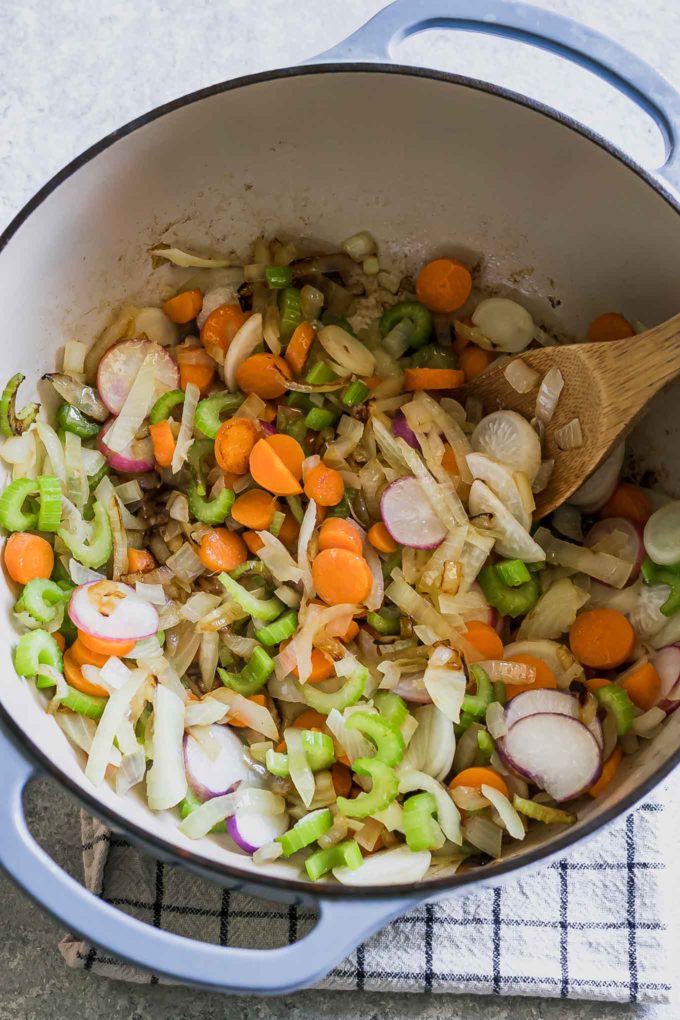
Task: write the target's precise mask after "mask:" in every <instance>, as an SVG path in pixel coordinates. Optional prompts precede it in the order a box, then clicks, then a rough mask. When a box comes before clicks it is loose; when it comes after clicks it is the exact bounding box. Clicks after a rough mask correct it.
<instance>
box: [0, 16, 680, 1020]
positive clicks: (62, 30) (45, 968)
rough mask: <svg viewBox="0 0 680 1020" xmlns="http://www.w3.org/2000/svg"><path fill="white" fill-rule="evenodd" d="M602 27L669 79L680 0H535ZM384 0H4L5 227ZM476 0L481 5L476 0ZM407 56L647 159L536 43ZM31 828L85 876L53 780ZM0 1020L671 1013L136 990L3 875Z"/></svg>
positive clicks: (41, 792)
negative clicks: (45, 196) (147, 122)
mask: <svg viewBox="0 0 680 1020" xmlns="http://www.w3.org/2000/svg"><path fill="white" fill-rule="evenodd" d="M534 2H535V3H536V4H537V6H541V7H544V8H546V9H549V10H555V11H559V12H561V13H564V14H568V15H570V16H572V17H575V18H578V19H580V20H581V21H583V22H585V23H587V24H589V25H592V26H594V27H596V28H599V29H600V30H601V31H604V32H607V33H609V34H610V35H611V36H612V37H613V38H615V39H617V40H618V41H620V42H622V43H624V44H625V45H627V46H629V48H630V49H632V50H633V51H634V52H636V53H637V54H638V55H639V56H642V57H643V58H645V59H647V60H649V61H650V62H651V63H653V64H655V65H656V66H657V67H659V68H661V69H663V70H664V71H665V73H666V74H667V75H668V76H669V77H670V78H671V80H673V81H674V82H675V83H676V84H678V85H679V86H680V46H679V45H678V43H679V42H680V7H679V6H678V4H677V0H647V2H646V3H644V4H640V3H639V0H534ZM381 6H382V2H381V0H342V2H337V0H296V3H295V4H289V5H282V4H281V3H280V0H221V2H218V0H192V2H191V3H187V2H186V0H142V2H141V3H140V2H139V0H96V2H93V0H0V228H2V227H3V226H4V225H5V223H7V222H8V221H9V220H10V219H11V217H12V216H13V215H14V214H15V213H16V212H17V211H18V210H19V209H20V208H21V206H22V205H23V203H24V202H25V201H27V199H28V198H29V197H30V196H31V195H32V194H33V193H34V191H35V190H36V189H37V188H38V187H39V186H40V185H41V184H43V183H44V182H45V181H46V180H47V179H48V178H49V177H50V176H51V175H52V174H53V173H55V172H56V171H57V170H58V169H59V168H60V167H61V166H63V165H64V163H66V162H68V160H70V159H72V158H73V157H74V156H76V155H77V154H78V153H79V152H80V151H82V150H83V149H84V148H85V147H87V146H88V145H90V144H92V143H93V142H95V141H97V140H98V139H99V138H100V137H101V136H102V135H104V134H106V133H107V132H109V131H111V130H112V129H113V128H115V127H117V126H119V125H120V124H122V123H124V122H125V121H127V120H129V119H131V118H132V117H135V116H137V115H139V114H141V113H143V112H145V111H146V110H148V109H150V108H152V107H154V106H156V105H158V104H159V103H162V102H164V101H166V100H168V99H172V98H174V97H176V96H178V95H181V94H183V93H186V92H189V91H192V90H193V89H197V88H200V87H202V86H204V85H208V84H210V83H212V82H217V81H220V80H222V79H224V78H229V77H235V76H237V75H240V74H246V73H250V72H253V71H257V70H262V69H265V68H269V67H276V66H284V65H290V64H295V63H297V62H299V61H301V60H304V59H306V58H308V57H310V56H312V55H313V54H315V53H318V52H320V51H322V50H323V49H325V48H327V47H328V46H330V45H332V44H334V43H335V42H337V41H338V40H340V39H342V38H343V37H345V36H346V35H348V34H349V33H350V32H351V31H353V30H354V29H355V28H356V27H357V26H358V25H359V24H361V23H362V22H363V21H364V20H366V19H367V18H368V17H369V16H370V15H371V14H372V13H374V11H376V10H377V9H379V8H380V7H381ZM481 6H483V0H480V7H481ZM399 57H400V59H401V60H402V61H404V62H411V63H421V64H425V65H428V66H434V67H441V68H444V69H446V70H457V71H460V72H461V73H465V74H470V75H474V76H477V77H480V78H485V79H487V80H490V81H495V82H497V83H499V84H503V85H506V86H508V87H510V88H514V89H516V90H517V91H519V92H524V93H527V94H529V95H532V96H534V97H536V98H538V99H541V100H543V101H544V102H547V103H549V104H550V105H552V106H555V107H557V108H560V109H562V110H564V111H565V112H568V113H570V114H571V115H573V116H574V117H576V118H577V119H580V120H583V121H585V122H586V123H588V124H589V125H590V126H591V127H594V128H595V129H597V130H599V131H600V132H601V133H602V134H604V135H605V136H607V137H608V138H610V139H611V140H612V141H614V142H615V143H617V144H618V145H620V146H621V147H623V148H625V149H626V150H627V151H629V152H630V153H631V154H633V155H634V156H635V157H636V158H638V159H639V160H640V161H642V162H644V163H645V164H646V165H648V166H655V165H658V164H659V163H660V162H661V159H662V146H661V142H660V138H659V135H658V132H657V131H656V130H655V129H654V128H653V127H652V126H651V125H650V122H649V121H648V119H647V118H646V117H645V116H643V115H642V114H640V113H639V111H637V110H636V109H635V108H634V107H633V106H632V104H631V103H630V102H629V101H628V100H624V99H622V98H621V97H619V96H617V95H616V94H615V93H614V92H613V90H612V89H611V88H609V87H608V86H603V85H601V84H598V83H594V82H593V79H592V78H591V77H589V76H587V75H585V73H584V72H583V71H581V70H578V69H574V68H571V67H568V66H566V65H564V64H563V62H561V61H558V60H556V59H555V58H552V57H550V56H548V55H546V54H542V53H536V52H533V51H532V52H531V53H530V54H529V52H528V51H527V49H526V47H523V46H521V45H519V44H516V45H514V46H508V45H507V44H503V43H501V42H499V41H498V40H495V39H491V40H489V39H483V38H481V37H479V36H467V35H466V36H464V37H463V36H460V35H456V36H452V35H447V34H445V33H442V32H432V33H427V34H426V35H423V36H422V37H419V38H414V39H411V40H409V41H407V42H406V43H404V44H403V45H402V46H401V47H400V51H399ZM27 812H28V817H29V822H30V824H31V827H32V828H33V830H34V831H35V832H36V834H37V835H38V836H39V838H40V840H41V842H42V843H43V845H45V846H46V847H48V848H49V850H50V852H51V853H52V854H53V856H54V857H55V858H56V860H57V861H58V862H59V863H60V864H62V865H63V866H64V867H66V868H67V870H69V871H70V872H71V873H72V874H74V875H80V873H81V871H80V847H79V824H78V812H77V808H76V807H75V806H74V805H73V804H72V803H70V802H69V800H68V799H67V798H66V797H65V796H64V794H63V793H62V792H61V791H59V790H58V789H55V788H53V787H51V786H49V785H48V784H38V785H37V786H36V787H34V788H33V789H32V790H31V791H29V795H28V798H27ZM0 903H2V918H3V923H2V924H1V925H0V1020H19V1018H31V1020H62V1018H65V1017H69V1018H71V1017H74V1016H75V1017H88V1018H90V1017H97V1018H100V1017H101V1018H106V1020H109V1018H110V1020H119V1018H120V1020H123V1018H125V1020H142V1018H149V1020H160V1018H166V1017H172V1018H187V1020H188V1018H192V1020H193V1018H196V1020H211V1018H214V1017H218V1016H219V1017H222V1016H225V1015H226V1016H230V1017H234V1018H237V1017H248V1018H251V1017H252V1018H261V1020H267V1018H269V1017H280V1016H282V1015H284V1014H285V1015H287V1016H289V1017H290V1018H291V1020H307V1018H312V1017H314V1018H318V1020H323V1018H326V1017H329V1018H330V1017H333V1018H339V1020H355V1018H356V1020H359V1018H361V1020H369V1018H371V1020H372V1018H378V1017H380V1018H381V1020H382V1018H389V1020H397V1018H401V1017H403V1018H406V1017H415V1016H418V1017H421V1018H423V1020H430V1018H432V1020H434V1018H439V1017H442V1018H443V1017H447V1018H449V1020H459V1018H460V1020H473V1018H476V1017H482V1016H484V1017H491V1018H493V1020H505V1018H515V1017H522V1018H526V1020H538V1018H541V1020H575V1018H579V1020H605V1018H606V1020H616V1018H621V1020H623V1018H627V1020H632V1018H633V1017H636V1018H637V1017H643V1016H644V1017H645V1018H646V1020H652V1018H654V1020H671V1017H676V1016H678V1007H677V1006H674V1007H659V1008H656V1009H654V1010H651V1009H648V1010H643V1009H635V1008H634V1007H628V1006H621V1007H617V1006H611V1005H602V1004H586V1003H575V1002H572V1003H563V1002H560V1001H550V1000H527V999H521V1000H519V999H493V1000H492V999H486V998H479V997H473V996H461V997H456V998H453V997H450V996H433V997H429V998H425V997H423V996H421V995H414V996H406V995H399V996H396V995H382V994H380V995H377V994H374V995H368V994H364V993H343V994H342V995H340V994H339V993H337V992H323V993H322V992H307V993H301V994H298V995H294V996H287V997H285V998H282V999H269V1000H255V999H252V998H251V999H244V998H224V997H221V996H217V995H212V994H207V993H203V992H197V991H194V990H191V989H174V988H162V987H151V988H150V987H141V988H140V987H137V986H131V985H122V984H120V983H117V982H112V981H108V980H105V979H101V978H96V977H93V976H91V975H87V974H84V973H73V972H71V971H69V970H67V968H66V967H65V966H64V964H63V962H62V959H61V956H60V954H59V952H58V950H57V942H58V940H59V938H60V937H61V935H62V934H63V932H62V931H61V929H60V926H59V925H58V924H56V923H55V922H54V921H52V920H51V919H50V918H48V917H46V915H45V914H44V913H43V912H42V911H41V910H40V909H38V908H37V907H36V906H35V905H34V904H33V903H31V902H29V901H28V899H27V898H26V897H25V896H23V894H21V893H19V892H18V891H17V890H16V889H14V888H13V887H12V886H11V885H10V884H9V883H8V882H7V881H6V880H4V879H3V878H1V877H0Z"/></svg>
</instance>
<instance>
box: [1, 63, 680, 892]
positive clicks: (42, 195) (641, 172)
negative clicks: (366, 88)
mask: <svg viewBox="0 0 680 1020" xmlns="http://www.w3.org/2000/svg"><path fill="white" fill-rule="evenodd" d="M337 72H342V73H353V72H360V73H367V72H370V73H378V74H394V75H401V76H403V77H413V78H429V79H433V80H435V81H443V82H448V83H451V84H455V85H461V86H463V87H465V88H469V89H472V90H474V91H477V92H485V93H487V94H489V95H493V96H498V97H499V98H501V99H505V100H508V101H510V102H512V103H516V104H518V105H519V106H525V107H528V108H529V109H531V110H533V111H535V112H536V113H539V114H541V115H542V116H544V117H547V118H549V119H551V120H555V121H557V122H558V123H560V124H562V125H564V126H565V127H567V128H569V129H570V130H571V131H574V132H575V133H576V134H579V135H581V136H582V137H584V138H587V139H588V140H589V141H590V142H593V143H594V144H595V145H597V146H598V147H599V148H601V149H604V150H605V151H606V152H607V153H609V155H611V156H613V157H614V158H615V159H616V160H618V161H619V162H620V163H623V164H624V166H626V167H627V168H628V169H629V170H632V171H633V172H634V173H635V174H636V175H637V176H638V177H640V178H641V179H642V180H643V181H644V182H645V183H646V184H648V185H649V186H650V187H651V188H652V189H653V190H654V191H655V192H656V193H657V194H658V195H659V196H660V197H661V198H662V199H663V200H664V201H665V202H666V203H667V204H668V205H669V206H670V207H671V208H672V209H673V210H675V212H678V213H680V198H676V197H675V196H674V195H673V193H672V191H671V190H669V189H668V188H666V186H665V185H664V183H663V182H662V181H661V180H660V179H659V178H658V177H657V176H655V175H654V174H653V173H652V172H651V171H648V170H645V169H644V168H643V167H641V166H640V165H639V164H638V163H637V162H635V161H634V160H633V159H631V158H630V157H629V156H627V155H626V154H625V153H624V152H622V151H621V150H620V149H618V148H617V147H616V146H614V145H612V144H611V142H609V141H607V140H606V139H605V138H603V137H602V136H601V135H599V134H598V133H597V132H595V131H592V130H591V129H590V128H587V127H585V126H584V125H582V124H579V123H578V122H577V121H575V120H574V119H573V118H571V117H569V116H567V115H565V114H563V113H560V112H559V111H557V110H553V109H552V108H551V107H549V106H547V105H545V104H543V103H540V102H538V101H537V100H534V99H531V98H529V97H527V96H522V95H520V94H519V93H517V92H514V91H512V90H511V89H506V88H503V87H501V86H498V85H493V84H491V83H489V82H484V81H481V80H480V79H476V78H470V77H467V76H465V75H459V74H452V73H449V72H446V71H437V70H432V69H430V68H419V67H415V66H410V65H406V64H384V63H377V62H376V63H335V62H334V63H320V64H312V65H307V66H304V67H286V68H280V69H275V70H271V71H263V72H259V73H257V74H249V75H243V76H241V77H239V78H234V79H231V80H228V81H223V82H218V83H217V84H215V85H209V86H206V87H205V88H202V89H198V90H196V91H195V92H190V93H188V94H187V95H185V96H181V97H180V98H178V99H173V100H170V101H169V102H167V103H163V104H161V105H160V106H157V107H154V108H153V109H152V110H149V111H148V112H147V113H144V114H142V115H141V116H139V117H135V118H134V119H133V120H130V121H128V122H127V123H126V124H124V125H123V126H122V127H120V128H117V129H115V130H114V131H112V132H110V133H109V134H108V135H105V136H104V137H103V138H102V139H100V140H99V141H98V142H95V143H94V144H93V145H91V146H89V148H87V149H85V150H84V152H82V153H81V154H80V155H79V156H76V157H75V158H74V159H73V160H71V161H70V162H69V163H67V164H66V166H64V167H63V168H62V169H61V170H59V171H58V172H57V173H56V174H55V175H54V176H53V177H51V178H50V179H49V180H48V181H47V182H46V183H45V184H44V185H43V186H42V187H41V188H40V189H39V190H38V191H37V192H36V193H35V194H34V195H33V197H32V198H30V199H29V201H28V202H27V203H26V204H25V205H24V206H23V208H22V209H20V211H19V212H18V213H17V214H16V216H14V217H13V219H12V220H11V221H10V223H9V224H8V225H7V227H6V228H5V229H4V230H3V232H2V234H0V253H2V251H3V250H4V248H5V247H6V246H7V244H8V243H9V241H10V240H11V239H12V237H13V236H14V234H16V232H17V231H18V230H19V228H20V227H21V226H22V224H23V223H24V222H25V221H26V220H27V219H28V217H29V216H30V215H31V214H32V213H33V212H35V210H36V209H37V208H38V207H39V206H40V205H42V203H43V202H44V201H45V199H46V198H48V197H49V196H50V195H51V194H52V192H53V191H56V189H57V188H58V187H59V185H60V184H62V183H63V182H64V181H66V180H67V179H68V178H69V177H71V175H72V174H74V173H75V172H76V171H77V170H79V169H80V168H81V167H83V166H85V165H86V164H87V163H89V162H90V161H91V160H92V159H93V158H94V157H95V156H98V155H99V154H100V153H101V152H104V151H105V150H106V149H108V148H109V147H110V146H112V145H114V144H115V143H116V142H118V141H121V140H122V139H123V138H125V137H127V135H130V134H132V133H133V132H134V131H137V130H139V129H140V128H142V127H145V126H146V125H147V124H149V123H151V122H152V121H155V120H158V119H160V118H161V117H163V116H165V114H167V113H173V112H174V111H175V110H179V109H181V108H182V107H184V106H189V105H191V104H192V103H196V102H199V101H200V100H202V99H207V98H210V97H212V96H216V95H220V94H221V93H223V92H231V91H233V90H235V89H239V88H244V87H246V86H248V85H257V84H260V83H263V82H269V81H276V80H278V79H282V78H293V77H307V76H312V75H315V74H320V73H321V74H334V73H337ZM0 721H1V722H2V725H3V727H4V728H5V729H6V730H8V731H9V733H10V734H11V735H12V738H13V740H14V742H15V743H17V744H18V746H19V747H20V748H22V749H23V748H27V749H28V752H29V754H30V756H31V757H32V758H33V759H34V760H35V761H37V762H38V764H39V765H40V766H41V767H42V769H43V770H44V771H45V772H46V773H47V774H48V775H49V776H50V777H52V778H54V779H56V780H57V781H58V782H59V783H60V784H61V785H62V786H64V787H66V789H67V790H68V791H69V793H70V794H72V795H73V796H74V797H75V798H76V800H77V801H79V802H80V803H81V804H82V805H83V806H84V807H86V808H87V809H88V810H89V811H91V812H92V813H93V814H94V815H96V816H97V817H99V818H102V819H103V820H105V821H107V822H109V823H110V824H112V825H113V826H114V827H116V828H118V829H122V830H124V831H125V832H127V833H129V834H130V835H131V836H132V837H133V838H134V839H135V840H136V841H137V842H138V843H142V844H145V845H146V846H147V847H149V848H151V849H152V850H156V851H158V854H159V855H163V856H168V857H171V858H172V859H173V860H175V861H176V862H177V863H178V864H180V863H185V864H188V865H189V866H191V867H193V868H196V869H199V870H200V871H201V872H203V873H204V874H205V875H206V877H211V878H214V879H215V880H216V881H218V882H220V883H221V884H225V880H226V879H231V880H233V881H234V882H239V883H243V882H244V880H245V881H246V882H247V883H249V884H250V885H252V886H257V887H258V888H259V887H262V889H263V890H266V889H275V890H280V891H281V892H284V893H296V894H299V895H300V897H301V898H303V899H306V900H307V902H312V901H321V900H326V901H328V900H334V901H338V900H354V899H361V900H367V899H368V900H374V901H389V900H392V899H396V898H398V897H409V896H410V897H413V899H414V900H417V899H422V897H423V894H425V895H426V897H427V898H428V899H429V898H434V897H436V896H437V895H438V894H441V893H445V892H449V893H452V892H454V891H455V890H458V889H465V888H467V887H469V886H473V885H475V884H488V883H489V882H490V881H493V882H496V881H499V880H500V879H502V878H504V877H506V876H507V875H510V874H512V873H513V872H515V871H519V870H521V869H523V868H528V867H531V866H533V865H536V864H539V863H541V862H543V861H547V860H550V859H552V858H554V857H555V856H557V855H559V854H560V853H562V852H563V851H565V850H567V849H569V848H570V847H572V846H575V845H576V844H577V843H579V842H581V841H582V840H585V839H587V838H589V837H590V836H592V835H593V834H594V833H596V832H598V831H600V830H603V829H604V828H605V827H606V826H607V825H609V824H610V823H611V822H612V821H614V820H615V819H616V818H618V817H619V816H621V815H623V814H624V813H625V812H626V811H629V810H630V809H631V808H633V807H634V806H635V805H636V804H637V803H638V802H639V801H640V800H642V799H643V797H645V796H646V795H647V794H648V793H649V792H650V791H651V790H653V789H654V788H655V787H656V786H658V785H659V783H661V781H662V780H663V779H665V777H666V776H667V775H669V773H670V772H671V771H672V770H673V769H674V768H675V767H676V766H677V765H678V764H680V747H678V749H677V750H676V751H675V753H674V754H672V755H671V756H670V757H669V758H668V759H667V761H665V762H664V763H663V764H662V765H660V766H659V767H658V768H657V769H656V770H655V771H654V772H653V773H652V774H651V775H650V776H648V777H647V779H646V780H645V781H644V782H642V783H641V784H640V785H639V786H637V787H636V788H635V789H634V790H632V791H631V793H629V794H628V795H627V796H626V797H624V798H623V800H622V801H620V802H619V803H618V804H616V805H614V806H612V807H610V808H608V809H607V810H606V811H604V812H602V814H600V815H597V816H594V817H593V818H592V819H590V820H589V821H588V822H587V823H586V824H585V825H584V826H583V828H582V829H581V830H580V831H579V832H578V833H577V834H572V833H571V832H570V830H568V829H567V830H566V831H565V832H564V833H563V834H561V835H560V836H559V837H558V838H556V839H555V840H554V841H552V842H551V843H550V846H549V848H547V849H546V847H545V844H538V845H537V846H536V847H533V848H532V849H531V850H529V851H528V852H527V853H526V854H524V855H522V856H521V857H517V858H510V859H507V860H505V861H504V860H503V859H501V860H500V861H499V862H497V863H495V864H494V865H489V866H484V867H480V868H477V869H475V870H471V871H468V872H463V873H462V874H455V875H453V876H450V877H448V878H440V879H436V880H433V881H428V882H424V883H422V884H418V885H416V886H414V885H412V884H409V885H391V886H369V887H356V888H354V887H352V886H343V885H339V884H338V885H330V884H329V885H323V886H322V887H318V886H315V884H314V883H311V882H306V881H303V880H300V879H282V878H277V877H275V876H271V875H266V874H265V873H263V874H262V875H261V876H260V875H258V873H257V872H255V871H245V870H242V869H240V868H237V867H234V866H233V865H231V864H224V863H220V862H218V861H214V860H212V859H210V858H207V857H204V856H202V855H200V854H193V855H191V854H186V853H185V852H184V851H180V850H179V849H178V848H177V847H176V846H175V845H174V844H173V843H171V842H168V841H167V840H165V839H163V838H162V837H160V836H156V835H155V834H153V833H152V832H151V831H150V830H148V829H146V828H142V827H140V826H138V825H136V824H135V823H133V822H130V821H129V820H128V819H126V818H125V817H124V816H123V815H122V814H119V813H118V812H116V811H114V810H112V809H109V808H108V807H106V806H105V805H104V804H103V803H102V802H101V801H99V800H98V798H97V797H96V796H94V795H93V794H90V793H88V792H87V791H86V790H83V789H82V788H81V787H80V786H79V785H78V784H77V783H76V782H75V781H74V780H72V779H71V778H70V777H69V776H68V775H66V774H65V773H63V772H62V771H61V769H60V768H59V767H58V766H57V765H56V764H55V762H54V761H52V759H51V758H50V757H49V756H48V755H47V754H45V753H44V752H43V751H42V749H41V748H40V747H38V746H37V745H36V744H34V743H33V741H32V740H31V739H30V737H29V736H28V734H26V733H25V732H24V730H23V729H22V728H21V727H20V726H19V725H18V724H17V723H16V722H15V720H14V719H13V718H12V717H11V716H10V714H9V713H8V712H7V710H6V708H5V706H4V705H3V704H2V703H0Z"/></svg>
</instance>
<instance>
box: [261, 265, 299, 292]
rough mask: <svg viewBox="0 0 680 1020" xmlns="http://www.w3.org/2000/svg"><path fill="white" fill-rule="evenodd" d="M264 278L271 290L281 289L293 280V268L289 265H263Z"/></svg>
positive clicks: (288, 285)
mask: <svg viewBox="0 0 680 1020" xmlns="http://www.w3.org/2000/svg"><path fill="white" fill-rule="evenodd" d="M264 278H265V282H266V284H267V286H268V287H271V289H272V290H283V288H284V287H290V285H291V283H292V282H293V270H292V269H291V268H290V266H265V267H264Z"/></svg>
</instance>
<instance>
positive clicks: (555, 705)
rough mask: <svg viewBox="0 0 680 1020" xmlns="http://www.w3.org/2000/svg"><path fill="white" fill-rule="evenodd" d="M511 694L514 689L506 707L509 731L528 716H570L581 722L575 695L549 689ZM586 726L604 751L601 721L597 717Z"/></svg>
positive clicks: (506, 720)
mask: <svg viewBox="0 0 680 1020" xmlns="http://www.w3.org/2000/svg"><path fill="white" fill-rule="evenodd" d="M511 692H512V687H510V688H509V693H510V694H511V697H510V701H509V702H508V703H507V705H506V707H505V722H506V723H507V727H508V729H510V727H511V726H514V724H515V723H516V722H518V721H519V720H520V719H524V718H525V717H526V716H528V715H537V714H539V713H544V712H550V713H554V714H555V715H568V716H570V717H571V718H572V719H578V720H579V721H581V719H580V715H581V706H580V704H579V701H578V699H577V698H575V697H573V695H571V694H567V692H566V691H553V690H550V689H549V688H541V689H540V690H536V691H523V692H522V693H521V694H516V695H515V697H514V698H513V697H512V693H511ZM586 726H587V727H588V729H589V730H590V732H591V733H592V735H593V736H594V737H595V740H596V741H597V744H598V747H599V748H600V749H602V748H603V747H604V737H603V736H602V726H601V725H600V720H599V719H598V718H597V717H596V718H594V719H593V720H592V722H590V723H586Z"/></svg>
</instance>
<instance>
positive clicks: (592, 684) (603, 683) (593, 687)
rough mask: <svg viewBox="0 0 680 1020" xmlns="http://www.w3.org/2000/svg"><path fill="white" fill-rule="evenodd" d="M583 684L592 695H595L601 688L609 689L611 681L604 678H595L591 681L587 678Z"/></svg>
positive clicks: (591, 678)
mask: <svg viewBox="0 0 680 1020" xmlns="http://www.w3.org/2000/svg"><path fill="white" fill-rule="evenodd" d="M583 682H584V683H585V685H586V687H587V689H588V690H589V691H590V693H591V694H594V693H595V691H599V689H600V687H609V685H610V684H611V680H606V679H605V678H604V677H603V676H593V677H590V678H589V679H588V678H586V679H585V680H584V681H583Z"/></svg>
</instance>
